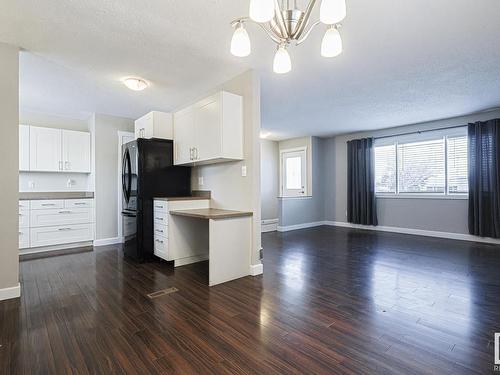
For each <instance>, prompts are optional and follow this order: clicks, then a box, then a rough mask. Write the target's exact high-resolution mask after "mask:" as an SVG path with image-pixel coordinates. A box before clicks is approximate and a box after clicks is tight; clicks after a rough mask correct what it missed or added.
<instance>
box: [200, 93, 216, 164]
mask: <svg viewBox="0 0 500 375" xmlns="http://www.w3.org/2000/svg"><path fill="white" fill-rule="evenodd" d="M220 104H221V103H220V96H218V95H217V96H216V97H214V99H213V100H212V101H210V102H208V103H203V105H202V106H201V107H199V108H197V109H196V113H195V125H196V128H195V129H196V137H197V145H196V151H195V158H196V160H209V159H215V158H217V157H220V156H221V154H222V129H221V115H220Z"/></svg>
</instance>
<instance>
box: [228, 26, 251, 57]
mask: <svg viewBox="0 0 500 375" xmlns="http://www.w3.org/2000/svg"><path fill="white" fill-rule="evenodd" d="M251 52H252V46H251V44H250V38H249V37H248V33H247V31H246V30H245V27H244V26H243V23H241V22H240V23H239V24H238V26H237V27H236V30H234V34H233V38H232V39H231V53H232V54H233V55H234V56H237V57H246V56H248V55H250V53H251Z"/></svg>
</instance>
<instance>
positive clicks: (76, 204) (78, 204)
mask: <svg viewBox="0 0 500 375" xmlns="http://www.w3.org/2000/svg"><path fill="white" fill-rule="evenodd" d="M74 205H75V206H86V205H87V203H74Z"/></svg>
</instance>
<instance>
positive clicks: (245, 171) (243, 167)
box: [241, 165, 247, 177]
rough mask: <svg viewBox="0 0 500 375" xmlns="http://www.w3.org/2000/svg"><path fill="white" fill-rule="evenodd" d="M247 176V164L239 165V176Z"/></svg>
mask: <svg viewBox="0 0 500 375" xmlns="http://www.w3.org/2000/svg"><path fill="white" fill-rule="evenodd" d="M246 176H247V166H246V165H243V166H242V167H241V177H246Z"/></svg>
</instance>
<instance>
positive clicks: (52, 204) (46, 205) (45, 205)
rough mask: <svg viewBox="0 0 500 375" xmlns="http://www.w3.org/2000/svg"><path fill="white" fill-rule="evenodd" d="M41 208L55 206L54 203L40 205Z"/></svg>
mask: <svg viewBox="0 0 500 375" xmlns="http://www.w3.org/2000/svg"><path fill="white" fill-rule="evenodd" d="M42 206H44V207H49V206H55V204H54V203H42Z"/></svg>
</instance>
